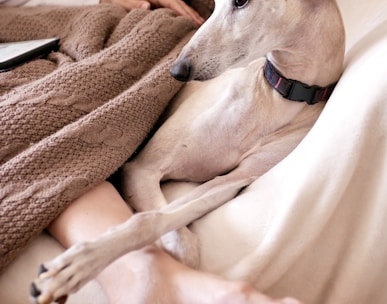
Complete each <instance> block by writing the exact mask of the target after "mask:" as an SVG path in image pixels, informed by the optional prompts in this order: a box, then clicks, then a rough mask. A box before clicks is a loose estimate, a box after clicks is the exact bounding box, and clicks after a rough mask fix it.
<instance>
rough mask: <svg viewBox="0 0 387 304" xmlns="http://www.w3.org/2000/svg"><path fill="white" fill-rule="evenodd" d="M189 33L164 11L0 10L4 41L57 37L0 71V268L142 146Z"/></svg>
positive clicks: (169, 91)
mask: <svg viewBox="0 0 387 304" xmlns="http://www.w3.org/2000/svg"><path fill="white" fill-rule="evenodd" d="M194 30H195V27H194V25H193V24H192V23H191V22H190V21H189V20H188V19H187V18H184V17H176V16H175V15H174V14H173V13H172V12H171V11H170V10H167V9H157V10H154V11H144V10H133V11H131V12H129V13H126V12H125V11H124V10H122V9H120V8H118V7H115V6H110V5H96V6H87V7H70V8H59V7H49V8H48V7H45V8H43V7H39V8H2V9H0V41H20V40H29V39H39V38H47V37H52V36H59V37H60V38H61V46H60V49H59V51H58V52H54V53H51V54H50V55H49V56H48V58H47V59H36V60H33V61H30V62H28V63H25V64H23V65H21V66H19V67H17V68H15V69H13V70H10V71H7V72H2V73H0V142H1V145H0V270H2V269H4V268H5V266H6V265H8V264H9V263H10V262H11V261H12V260H13V259H14V258H15V256H16V255H17V253H18V252H20V250H22V249H23V247H24V246H25V245H26V244H27V243H28V241H29V240H30V239H32V238H33V237H34V236H36V235H37V234H38V233H40V232H41V231H42V230H43V229H44V228H45V227H46V226H47V225H48V224H49V223H50V222H51V221H52V220H53V219H55V217H56V216H58V214H59V213H60V212H61V211H62V210H63V209H64V208H66V206H68V204H70V203H71V202H72V201H73V200H74V199H75V198H76V197H78V196H79V195H80V194H82V193H83V192H85V191H86V190H87V189H89V188H90V187H92V186H93V185H96V184H97V183H99V182H101V181H102V180H104V179H106V178H108V177H109V176H110V175H111V174H112V173H114V172H115V171H116V170H117V169H118V168H119V167H120V166H121V165H122V164H123V163H124V162H125V161H126V160H127V159H128V158H129V157H130V156H131V155H132V154H133V152H134V151H135V150H136V149H137V148H138V146H139V145H140V144H141V143H142V142H143V140H144V139H145V138H146V137H147V135H148V134H149V132H150V131H151V130H152V128H153V126H154V124H155V123H156V121H157V119H158V118H159V116H160V114H161V113H162V112H163V110H164V109H165V107H166V106H167V104H168V102H169V101H170V100H171V98H172V97H173V96H174V95H175V94H176V92H177V91H178V90H179V89H180V88H181V86H182V84H181V83H179V82H177V81H175V80H174V79H173V78H172V77H170V75H169V67H170V65H171V63H172V62H173V60H174V59H175V58H176V56H177V55H178V53H179V51H180V50H181V48H182V46H183V45H184V43H185V42H186V41H187V40H188V39H189V37H191V35H192V34H193V32H194Z"/></svg>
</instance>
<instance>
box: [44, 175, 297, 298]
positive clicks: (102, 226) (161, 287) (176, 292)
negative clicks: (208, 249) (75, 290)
mask: <svg viewBox="0 0 387 304" xmlns="http://www.w3.org/2000/svg"><path fill="white" fill-rule="evenodd" d="M131 215H132V211H131V210H130V208H129V207H128V206H127V205H126V203H125V202H124V201H123V199H122V198H121V196H120V195H119V193H118V192H117V191H116V189H115V188H114V187H113V186H112V185H111V184H109V183H107V182H103V183H101V184H100V185H98V186H97V187H95V188H93V189H91V190H90V191H89V192H87V193H85V194H84V195H83V196H81V197H80V198H78V199H77V200H76V201H74V202H73V203H72V204H71V205H70V206H69V207H68V208H67V209H66V210H65V211H64V212H63V213H62V214H61V215H60V216H59V217H58V218H57V219H56V220H55V221H54V222H53V223H52V224H51V225H50V226H49V227H48V230H49V231H50V233H51V234H52V235H53V236H54V237H55V238H57V239H58V241H59V242H61V243H62V244H63V246H65V247H70V246H72V245H73V244H75V243H79V242H83V241H86V240H90V239H93V238H95V237H97V236H98V235H100V234H101V233H103V232H105V231H106V230H108V229H109V228H111V227H113V226H116V225H118V224H121V223H122V222H124V221H126V220H127V219H128V218H130V216H131ZM97 280H98V281H99V282H100V284H101V285H102V287H103V289H104V290H105V292H106V294H107V296H108V298H109V300H110V303H112V304H121V303H122V304H127V303H134V304H136V303H144V304H148V303H149V304H150V303H152V304H157V303H160V304H175V303H176V304H181V303H187V304H191V303H192V304H198V303H203V304H205V303H211V304H216V303H221V304H227V303H240V304H250V303H251V304H266V303H267V304H269V303H290V304H292V303H298V302H276V301H273V300H271V299H269V298H268V297H266V296H264V295H262V294H261V293H258V292H257V291H256V290H255V289H254V288H252V287H251V286H250V285H249V284H248V283H245V282H232V281H227V280H224V279H222V278H220V277H217V276H215V275H212V274H207V273H203V272H201V271H197V270H193V269H191V268H189V267H187V266H185V265H183V264H181V263H179V262H177V261H176V260H175V259H173V258H172V257H171V256H169V255H168V254H166V253H165V252H164V251H162V250H161V249H159V248H157V247H156V246H154V245H152V246H148V247H146V248H144V249H141V250H138V251H134V252H131V253H128V254H126V255H124V256H123V257H121V258H119V259H118V260H116V261H115V262H113V263H112V264H111V265H109V266H108V267H107V268H106V269H105V270H103V271H102V272H101V273H100V274H99V275H98V277H97Z"/></svg>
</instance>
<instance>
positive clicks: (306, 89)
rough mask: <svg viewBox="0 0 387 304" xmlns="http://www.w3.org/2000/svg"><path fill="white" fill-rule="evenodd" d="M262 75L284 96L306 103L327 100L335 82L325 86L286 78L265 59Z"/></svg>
mask: <svg viewBox="0 0 387 304" xmlns="http://www.w3.org/2000/svg"><path fill="white" fill-rule="evenodd" d="M264 75H265V78H266V80H267V81H268V82H269V84H270V85H271V86H272V87H273V88H274V89H275V90H276V91H277V92H278V93H280V94H281V95H282V96H283V97H284V98H286V99H289V100H293V101H305V102H306V103H307V104H310V105H312V104H315V103H318V102H320V101H327V100H328V98H329V97H330V96H331V94H332V92H333V89H334V88H335V86H336V83H337V82H335V83H332V84H330V85H328V86H327V87H324V88H322V87H319V86H308V85H307V84H305V83H302V82H300V81H297V80H292V79H287V78H285V77H284V76H282V75H281V73H280V72H279V71H278V70H277V69H276V68H275V67H274V66H273V64H272V63H271V62H270V61H269V60H266V63H265V66H264Z"/></svg>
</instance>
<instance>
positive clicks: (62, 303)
mask: <svg viewBox="0 0 387 304" xmlns="http://www.w3.org/2000/svg"><path fill="white" fill-rule="evenodd" d="M66 301H67V296H61V297H60V298H58V299H56V300H55V303H59V304H65V303H66Z"/></svg>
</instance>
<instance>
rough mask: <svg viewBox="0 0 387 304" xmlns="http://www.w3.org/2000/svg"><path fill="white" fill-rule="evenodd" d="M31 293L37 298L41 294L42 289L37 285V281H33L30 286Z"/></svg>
mask: <svg viewBox="0 0 387 304" xmlns="http://www.w3.org/2000/svg"><path fill="white" fill-rule="evenodd" d="M30 294H31V296H33V297H34V298H37V297H38V296H40V295H41V291H40V290H39V289H38V288H37V287H36V285H35V283H32V284H31V286H30Z"/></svg>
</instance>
